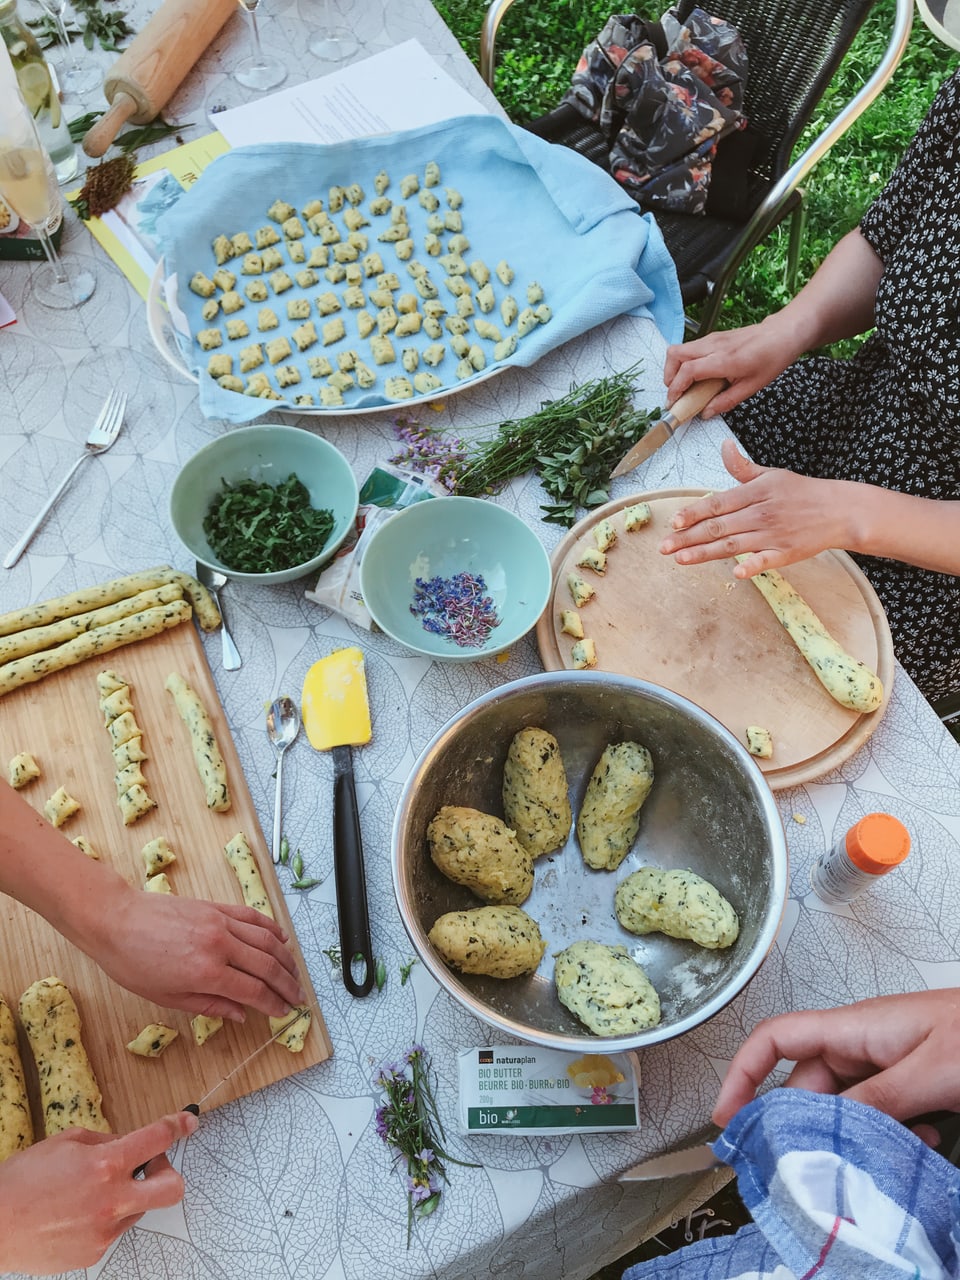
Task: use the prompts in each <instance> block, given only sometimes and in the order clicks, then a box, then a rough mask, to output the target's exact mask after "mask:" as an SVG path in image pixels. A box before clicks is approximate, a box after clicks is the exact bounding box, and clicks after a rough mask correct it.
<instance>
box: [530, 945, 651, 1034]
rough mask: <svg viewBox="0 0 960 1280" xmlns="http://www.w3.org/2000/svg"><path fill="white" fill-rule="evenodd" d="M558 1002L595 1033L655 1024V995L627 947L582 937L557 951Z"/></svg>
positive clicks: (641, 1028) (621, 1031) (627, 1031)
mask: <svg viewBox="0 0 960 1280" xmlns="http://www.w3.org/2000/svg"><path fill="white" fill-rule="evenodd" d="M554 978H555V981H556V984H557V995H558V996H559V997H560V1003H561V1004H562V1005H565V1006H566V1008H568V1009H569V1010H570V1012H571V1013H572V1014H574V1016H575V1017H577V1018H579V1019H580V1021H581V1022H582V1023H583V1024H584V1026H586V1027H587V1028H589V1030H590V1031H592V1032H593V1033H594V1035H598V1036H623V1035H630V1034H632V1033H633V1032H635V1031H644V1030H646V1028H647V1027H655V1026H657V1024H658V1023H659V1021H660V997H659V996H658V995H657V992H656V989H655V987H654V986H653V983H652V982H651V981H650V979H649V978H648V977H647V975H646V974H645V973H644V971H643V970H642V969H641V968H640V966H639V965H638V964H637V962H636V961H635V960H633V959H632V958H631V957H630V956H629V955H628V954H627V949H626V947H620V946H616V947H608V946H605V945H604V944H603V943H602V942H592V941H590V940H587V939H584V940H583V941H581V942H575V943H573V945H572V946H569V947H567V949H566V951H561V952H560V954H559V955H558V956H557V960H556V967H555V969H554Z"/></svg>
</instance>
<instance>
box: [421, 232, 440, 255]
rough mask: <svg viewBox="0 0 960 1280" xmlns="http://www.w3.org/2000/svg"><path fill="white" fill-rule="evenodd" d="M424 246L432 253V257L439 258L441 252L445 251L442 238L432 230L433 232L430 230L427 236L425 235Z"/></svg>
mask: <svg viewBox="0 0 960 1280" xmlns="http://www.w3.org/2000/svg"><path fill="white" fill-rule="evenodd" d="M423 247H424V248H425V249H426V251H427V253H428V254H429V255H430V257H431V258H438V257H439V256H440V254H441V253H442V252H443V241H442V240H441V239H440V237H439V236H438V235H434V234H433V232H432V231H431V232H428V233H427V235H426V236H424V238H423Z"/></svg>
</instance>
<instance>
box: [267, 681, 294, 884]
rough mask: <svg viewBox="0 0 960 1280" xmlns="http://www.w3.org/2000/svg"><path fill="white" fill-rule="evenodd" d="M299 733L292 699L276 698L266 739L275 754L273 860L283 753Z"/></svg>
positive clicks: (279, 820) (277, 849)
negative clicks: (275, 786)
mask: <svg viewBox="0 0 960 1280" xmlns="http://www.w3.org/2000/svg"><path fill="white" fill-rule="evenodd" d="M299 732H300V712H299V711H298V710H297V704H296V703H295V702H294V701H293V699H292V698H276V699H275V700H274V701H273V702H272V703H271V704H270V709H269V711H268V712H267V737H268V738H269V739H270V741H271V742H272V743H273V749H274V751H276V753H277V794H276V798H275V799H274V802H273V860H274V862H279V861H280V839H281V836H280V830H281V827H282V825H283V821H282V808H283V753H284V752H285V751H286V749H287V747H289V746H290V744H291V743H292V742H294V741H295V740H296V737H297V734H298V733H299Z"/></svg>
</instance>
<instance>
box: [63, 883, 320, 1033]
mask: <svg viewBox="0 0 960 1280" xmlns="http://www.w3.org/2000/svg"><path fill="white" fill-rule="evenodd" d="M117 890H118V892H119V894H120V895H121V901H120V902H119V903H118V904H117V905H116V906H114V907H112V908H111V910H110V911H109V912H105V913H104V915H103V917H102V918H103V923H104V927H103V928H102V929H98V930H97V932H96V933H95V934H94V935H93V936H92V937H89V936H88V937H86V938H84V940H83V943H82V945H83V949H84V950H85V951H86V952H87V954H88V955H90V956H92V958H93V959H94V960H96V962H97V963H98V964H99V965H100V967H101V968H102V969H103V971H104V972H105V973H107V974H108V975H109V976H110V977H111V978H113V980H114V982H118V983H119V984H120V985H121V986H123V987H126V989H127V990H128V991H133V992H134V993H135V994H136V995H138V996H143V997H144V998H145V999H147V1000H152V1001H153V1002H154V1003H155V1004H159V1005H163V1006H165V1007H167V1008H172V1009H185V1010H186V1011H187V1012H188V1013H202V1014H206V1016H207V1017H210V1018H213V1017H221V1018H230V1019H232V1020H233V1021H234V1022H242V1021H243V1020H244V1006H249V1007H250V1008H253V1009H257V1010H259V1011H260V1012H261V1013H264V1014H267V1016H268V1017H276V1018H280V1017H283V1015H284V1014H285V1013H287V1012H288V1011H289V1010H290V1008H291V1006H293V1005H295V1004H302V1003H303V1001H304V1000H305V999H306V992H305V991H304V990H303V988H302V987H301V985H300V981H299V979H298V977H297V969H296V961H295V960H294V958H293V954H292V952H291V951H290V949H289V948H288V947H287V946H286V941H287V938H286V934H285V933H284V932H283V930H282V929H281V928H280V926H279V925H278V924H277V923H276V922H275V921H273V920H271V919H270V917H269V916H265V915H262V914H261V913H260V912H259V911H253V910H251V909H250V908H249V907H239V906H228V905H225V904H222V903H216V902H203V901H199V900H197V899H193V898H178V897H175V896H174V895H172V894H170V895H166V894H155V893H145V892H144V891H143V890H142V889H135V888H133V887H132V886H129V885H125V884H124V885H122V888H121V887H120V886H117Z"/></svg>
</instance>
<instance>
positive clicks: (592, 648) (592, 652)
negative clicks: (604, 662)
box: [570, 636, 597, 671]
mask: <svg viewBox="0 0 960 1280" xmlns="http://www.w3.org/2000/svg"><path fill="white" fill-rule="evenodd" d="M570 665H571V666H572V667H573V669H574V671H585V670H586V669H587V668H588V667H595V666H596V665H597V646H596V645H595V644H594V642H593V641H592V640H591V639H590V638H589V637H588V636H584V638H583V639H582V640H578V641H577V642H576V644H575V645H574V646H573V648H572V649H571V650H570Z"/></svg>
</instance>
